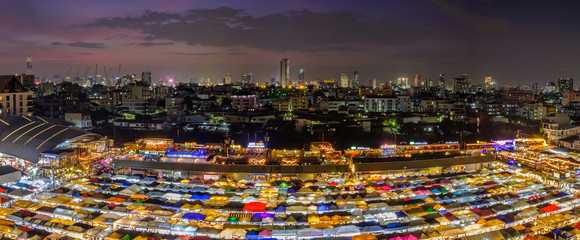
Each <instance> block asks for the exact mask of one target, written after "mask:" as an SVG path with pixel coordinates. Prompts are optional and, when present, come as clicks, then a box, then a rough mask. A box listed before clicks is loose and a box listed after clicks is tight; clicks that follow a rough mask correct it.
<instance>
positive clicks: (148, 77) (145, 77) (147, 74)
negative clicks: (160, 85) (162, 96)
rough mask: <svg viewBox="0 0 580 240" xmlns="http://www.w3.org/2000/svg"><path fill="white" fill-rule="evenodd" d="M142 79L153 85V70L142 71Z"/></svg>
mask: <svg viewBox="0 0 580 240" xmlns="http://www.w3.org/2000/svg"><path fill="white" fill-rule="evenodd" d="M141 80H142V81H143V82H144V83H147V84H148V85H149V86H151V72H150V71H146V72H142V73H141Z"/></svg>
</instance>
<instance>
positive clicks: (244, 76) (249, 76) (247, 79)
mask: <svg viewBox="0 0 580 240" xmlns="http://www.w3.org/2000/svg"><path fill="white" fill-rule="evenodd" d="M253 76H254V74H253V73H248V74H242V84H250V83H252V78H253Z"/></svg>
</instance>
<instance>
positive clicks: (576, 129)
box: [542, 123, 580, 141]
mask: <svg viewBox="0 0 580 240" xmlns="http://www.w3.org/2000/svg"><path fill="white" fill-rule="evenodd" d="M542 127H543V130H544V134H546V138H547V139H548V140H549V141H555V140H559V139H562V138H567V137H570V136H576V135H580V126H578V125H572V124H559V123H544V124H543V126H542Z"/></svg>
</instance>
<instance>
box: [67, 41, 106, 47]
mask: <svg viewBox="0 0 580 240" xmlns="http://www.w3.org/2000/svg"><path fill="white" fill-rule="evenodd" d="M67 46H71V47H80V48H104V47H105V44H102V43H92V42H73V43H69V44H67Z"/></svg>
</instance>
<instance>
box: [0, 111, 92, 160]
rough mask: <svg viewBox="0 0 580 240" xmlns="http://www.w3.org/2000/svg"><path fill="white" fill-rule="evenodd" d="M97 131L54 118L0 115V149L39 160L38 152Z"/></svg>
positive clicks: (90, 136) (26, 158)
mask: <svg viewBox="0 0 580 240" xmlns="http://www.w3.org/2000/svg"><path fill="white" fill-rule="evenodd" d="M85 137H88V138H94V139H97V138H100V136H99V135H97V134H94V133H89V132H85V131H81V130H78V129H73V128H68V127H66V126H64V125H62V124H61V123H60V122H59V121H58V120H56V119H50V118H44V117H42V118H41V117H24V116H23V117H4V118H0V152H1V153H5V154H9V155H12V156H15V157H17V158H21V159H25V160H29V161H31V162H35V163H36V162H38V158H39V157H40V154H41V153H42V152H45V151H50V150H52V149H54V148H56V147H57V146H59V145H61V144H63V143H65V142H66V141H72V140H75V139H79V138H85Z"/></svg>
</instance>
